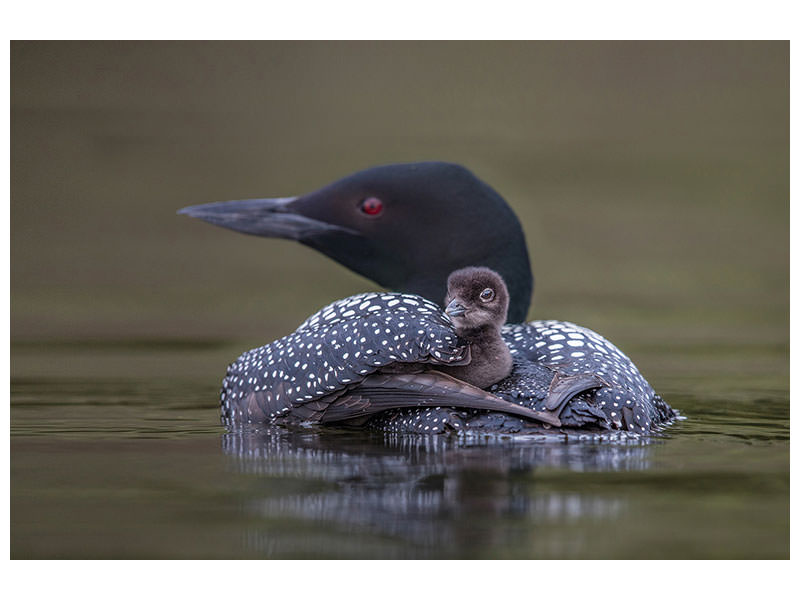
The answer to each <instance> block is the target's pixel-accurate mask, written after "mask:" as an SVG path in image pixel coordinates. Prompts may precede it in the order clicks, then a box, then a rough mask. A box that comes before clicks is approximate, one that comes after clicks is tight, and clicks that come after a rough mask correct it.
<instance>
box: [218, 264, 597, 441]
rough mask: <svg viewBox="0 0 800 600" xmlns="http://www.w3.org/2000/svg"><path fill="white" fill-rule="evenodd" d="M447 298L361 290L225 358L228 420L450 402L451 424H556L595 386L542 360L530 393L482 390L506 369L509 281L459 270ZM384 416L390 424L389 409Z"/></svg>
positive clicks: (359, 420) (364, 412)
mask: <svg viewBox="0 0 800 600" xmlns="http://www.w3.org/2000/svg"><path fill="white" fill-rule="evenodd" d="M446 302H447V308H446V309H445V310H444V311H442V309H441V308H439V307H438V306H437V305H436V304H434V303H433V302H431V301H429V300H426V299H425V298H422V297H421V296H416V295H412V294H402V293H380V294H379V293H371V294H370V293H367V294H359V295H357V296H352V297H350V298H345V299H344V300H339V301H337V302H334V303H333V304H330V305H328V306H326V307H325V308H323V309H322V310H320V311H318V312H317V313H315V314H314V315H312V316H311V317H309V318H308V319H307V320H306V321H305V322H304V323H302V324H301V325H300V326H299V327H298V328H297V330H296V331H295V332H293V333H291V334H289V335H288V336H286V337H284V338H281V339H280V340H277V341H275V342H273V343H271V344H267V345H266V346H262V347H260V348H256V349H254V350H250V351H249V352H246V353H244V354H243V355H242V356H240V357H239V359H238V360H236V361H235V362H234V363H233V364H231V365H230V367H229V368H228V372H227V376H226V377H225V380H224V381H223V384H222V395H221V404H222V413H223V420H224V421H228V422H233V423H239V422H247V423H261V422H273V423H274V422H278V423H298V422H312V423H313V422H320V423H332V422H348V423H356V424H363V423H364V422H365V421H366V419H365V417H366V418H369V417H371V416H372V415H375V414H378V413H383V412H385V411H389V410H392V409H400V408H409V407H433V408H434V409H438V408H439V407H441V406H443V405H444V406H447V407H449V409H450V410H453V411H455V412H454V413H453V417H452V418H453V419H454V420H453V421H451V427H452V428H453V429H458V428H459V427H460V426H461V425H460V422H461V421H463V417H461V418H459V417H458V414H457V412H458V410H459V409H483V410H490V411H495V412H498V413H502V414H510V415H519V416H522V417H525V418H527V419H529V420H533V421H536V422H539V423H545V424H547V425H550V426H553V425H554V426H560V425H561V421H560V420H559V418H558V414H559V412H560V409H561V408H562V406H563V404H564V403H565V402H566V401H568V400H569V399H570V398H571V397H572V396H574V395H576V394H578V393H580V392H582V391H584V390H586V389H589V388H593V387H599V386H600V385H602V380H600V379H599V378H597V377H594V376H587V375H575V376H571V377H562V376H560V375H559V374H558V373H557V372H556V371H554V370H553V369H550V368H548V367H546V366H544V365H537V366H536V367H535V368H534V369H532V370H531V371H530V372H529V373H528V379H530V380H531V381H532V382H534V381H535V385H534V386H531V387H530V389H531V390H532V394H528V395H526V396H524V397H521V398H520V397H519V396H511V395H510V394H498V395H495V394H493V393H489V392H486V391H484V390H482V389H481V388H482V387H484V388H485V387H488V386H490V385H492V384H495V383H497V382H499V381H501V380H503V379H504V378H506V377H507V376H508V375H509V373H510V372H511V370H512V358H511V353H510V351H509V349H508V346H507V345H506V343H505V342H504V340H503V338H502V336H501V334H500V328H501V327H502V325H503V323H505V320H506V312H507V309H508V291H507V289H506V286H505V284H504V282H503V279H502V278H501V277H500V276H499V275H498V274H497V273H495V272H494V271H492V270H490V269H486V268H474V267H468V268H465V269H460V270H458V271H455V272H454V273H452V274H451V275H450V277H449V279H448V287H447V299H446ZM391 417H394V420H393V421H391V422H392V423H395V422H396V421H397V416H396V414H392V415H391ZM438 421H439V420H438V419H437V420H436V422H434V423H432V425H433V426H432V427H429V429H428V431H430V432H431V433H436V432H438V431H439V430H440V428H446V427H447V422H448V419H447V417H444V416H443V417H442V422H441V423H438ZM423 427H424V426H423ZM387 428H390V427H389V426H388V424H387Z"/></svg>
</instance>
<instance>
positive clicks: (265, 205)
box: [178, 197, 357, 241]
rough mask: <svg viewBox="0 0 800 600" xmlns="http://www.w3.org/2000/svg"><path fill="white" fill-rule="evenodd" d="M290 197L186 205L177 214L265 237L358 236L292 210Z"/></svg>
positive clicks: (299, 239)
mask: <svg viewBox="0 0 800 600" xmlns="http://www.w3.org/2000/svg"><path fill="white" fill-rule="evenodd" d="M296 199H297V198H296V197H291V198H258V199H255V200H233V201H230V202H212V203H210V204H198V205H195V206H187V207H186V208H182V209H180V210H179V211H178V214H179V215H188V216H190V217H194V218H196V219H202V220H203V221H206V222H208V223H211V224H212V225H217V226H219V227H225V228H227V229H233V230H234V231H238V232H240V233H246V234H249V235H258V236H262V237H274V238H284V239H290V240H297V241H304V240H307V239H309V238H312V237H315V236H317V235H320V234H325V233H333V232H340V233H349V234H356V233H357V232H355V231H351V230H350V229H347V228H345V227H340V226H338V225H333V224H331V223H325V222H324V221H317V220H316V219H311V218H309V217H306V216H304V215H301V214H299V213H297V212H295V211H293V210H292V203H293V202H294V201H295V200H296Z"/></svg>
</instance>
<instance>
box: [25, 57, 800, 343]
mask: <svg viewBox="0 0 800 600" xmlns="http://www.w3.org/2000/svg"><path fill="white" fill-rule="evenodd" d="M788 48H789V46H788V43H782V42H767V43H758V42H735V43H724V42H723V43H720V42H713V43H695V42H691V43H669V42H667V43H662V42H644V43H641V42H622V43H613V42H597V43H595V42H591V43H576V42H570V43H559V42H522V43H517V42H500V43H483V42H474V43H470V42H466V43H460V42H459V43H435V42H434V43H418V42H413V43H402V42H398V43H391V42H388V43H387V42H380V43H374V42H352V43H349V42H346V43H342V42H259V43H249V42H233V43H231V42H219V43H218V42H214V43H166V42H154V43H138V42H52V43H48V42H14V43H13V44H12V47H11V58H12V61H11V77H12V87H11V125H12V130H11V131H12V143H11V151H12V155H11V156H12V165H11V167H12V168H11V190H12V210H11V217H12V223H11V229H12V238H11V251H12V254H11V257H12V263H11V267H12V268H11V276H12V279H11V291H12V336H13V339H14V340H28V339H41V338H59V339H63V338H98V337H101V338H109V337H114V338H118V337H131V336H133V337H165V336H172V337H197V336H201V337H209V336H210V337H219V336H224V337H247V336H252V335H254V334H262V333H263V335H262V337H261V339H266V337H269V336H270V335H272V334H273V333H277V332H279V330H280V331H284V332H285V331H288V330H290V328H293V327H294V326H295V325H296V324H297V323H299V322H300V321H302V320H303V319H304V318H305V316H307V315H308V314H310V313H311V312H312V311H314V310H316V309H317V308H319V307H320V306H321V305H322V304H324V303H326V302H328V301H330V300H331V299H335V298H339V297H342V296H345V295H348V294H351V293H354V292H358V291H362V290H367V289H373V288H374V284H372V283H370V282H368V281H366V280H364V279H361V278H360V277H359V276H357V275H354V274H352V273H350V272H348V271H346V270H345V269H344V268H342V267H340V266H338V265H336V264H334V263H332V262H331V261H329V260H327V259H325V258H324V257H322V256H321V255H317V254H316V253H315V252H313V251H312V250H309V249H307V248H304V247H302V246H300V245H297V244H293V243H291V242H287V241H275V240H266V239H261V238H255V237H247V236H242V235H237V234H234V233H232V232H229V231H224V230H221V229H217V228H214V227H211V226H209V225H206V224H203V223H200V222H197V221H192V220H190V219H188V218H186V217H181V216H176V215H175V211H176V210H177V209H179V208H181V207H182V206H185V205H188V204H198V203H202V202H213V201H219V200H233V199H240V198H252V197H269V196H285V195H295V194H298V193H303V192H308V191H311V190H313V189H316V188H318V187H320V186H321V185H323V184H325V183H328V182H330V181H332V180H334V179H337V178H339V177H341V176H343V175H346V174H348V173H350V172H353V171H355V170H358V169H361V168H364V167H368V166H371V165H377V164H383V163H390V162H402V161H417V160H427V159H436V160H446V161H453V162H457V163H461V164H463V165H465V166H467V167H468V168H470V169H471V170H473V171H474V172H475V173H476V174H477V175H478V176H479V177H481V178H482V179H484V180H485V181H487V182H488V183H489V184H490V185H492V186H493V187H495V188H496V189H497V190H498V191H499V192H500V193H501V194H502V195H503V196H504V197H505V198H506V199H507V200H508V201H509V203H510V204H511V205H512V207H513V208H514V209H515V210H516V212H517V214H518V215H519V217H520V220H521V221H522V224H523V227H524V229H525V231H526V234H527V238H528V243H529V248H530V255H531V261H532V264H533V268H534V273H535V275H536V278H537V281H536V290H535V293H534V304H533V307H532V311H531V313H530V315H529V316H530V317H531V318H533V317H542V318H544V317H548V318H552V317H556V318H561V319H565V320H573V321H577V322H580V323H583V324H585V325H588V326H590V327H594V328H597V329H599V330H600V331H601V332H605V331H607V330H609V329H612V330H613V331H609V332H608V335H609V336H610V337H611V338H612V339H614V340H617V341H618V340H619V337H620V336H623V337H624V336H627V335H631V336H633V335H634V334H633V333H632V332H629V331H628V330H629V329H631V328H633V329H638V328H642V327H645V328H648V329H649V330H651V333H650V334H649V335H651V336H652V337H653V338H658V339H661V340H663V341H665V342H668V341H670V340H671V339H672V338H674V337H675V336H680V337H681V338H684V339H691V340H692V341H697V342H703V343H706V342H717V341H719V342H725V343H730V344H745V345H746V344H749V343H753V342H755V341H760V342H766V341H769V342H775V343H777V342H785V341H786V340H787V339H788V299H789V293H788V261H789V252H788V240H789V238H788V233H789V225H788V215H789V203H788V190H789V188H788V185H789V178H788V168H789V163H788V157H789V153H788V150H789V137H788V136H789V127H788V125H789V110H788V100H789V88H788V85H789V78H788ZM687 322H691V323H692V326H691V327H684V324H686V323H687ZM604 330H605V331H604ZM612 333H613V335H612ZM754 336H757V340H756V339H754Z"/></svg>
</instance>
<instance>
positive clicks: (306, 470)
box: [222, 428, 652, 557]
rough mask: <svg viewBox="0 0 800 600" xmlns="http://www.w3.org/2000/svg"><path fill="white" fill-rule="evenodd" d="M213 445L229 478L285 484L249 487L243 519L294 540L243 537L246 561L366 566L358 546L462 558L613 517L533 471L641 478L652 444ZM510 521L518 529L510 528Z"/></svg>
mask: <svg viewBox="0 0 800 600" xmlns="http://www.w3.org/2000/svg"><path fill="white" fill-rule="evenodd" d="M222 442H223V450H224V451H225V453H226V454H228V455H229V456H230V457H231V459H232V464H233V465H234V468H235V469H236V470H238V471H240V472H242V473H247V474H255V475H259V476H263V477H269V478H273V479H274V478H277V479H279V480H281V481H289V482H292V483H293V485H289V486H288V487H287V486H283V485H278V484H275V485H270V486H269V487H267V488H259V489H260V490H262V491H263V493H260V494H258V495H257V496H256V497H252V496H251V497H248V498H247V499H246V500H245V501H244V503H243V510H244V511H245V512H246V513H247V514H248V516H250V517H255V518H256V519H257V521H261V522H263V523H265V524H266V523H275V522H276V521H277V522H284V523H286V522H292V523H294V524H295V528H294V529H293V531H295V532H297V531H300V530H304V533H303V534H302V535H301V534H300V533H291V532H290V531H289V530H286V529H283V530H282V531H280V532H278V531H276V530H275V528H274V527H270V526H267V525H264V526H263V527H259V526H255V529H253V530H251V531H249V532H248V533H247V534H246V544H247V546H248V547H249V548H250V549H251V550H254V551H257V552H259V553H262V554H266V555H268V556H278V557H280V556H306V555H307V556H342V555H344V556H362V557H368V556H367V554H368V552H369V551H368V550H367V548H366V546H367V545H368V544H367V542H366V540H365V536H366V538H368V539H373V538H374V536H380V537H381V539H383V540H384V541H385V538H386V536H389V538H390V539H392V540H394V541H395V542H400V545H399V546H398V545H397V544H394V545H390V549H391V551H390V552H389V553H388V554H387V552H386V547H385V546H384V547H383V551H381V555H382V556H414V557H422V556H460V557H465V556H469V555H470V549H477V548H484V549H485V548H489V547H498V548H499V547H503V546H506V547H507V545H508V544H517V545H518V544H519V543H520V540H516V539H514V538H517V537H519V536H525V535H528V536H530V534H531V533H530V532H531V529H532V528H531V526H533V528H535V527H536V524H542V523H547V524H551V525H552V524H553V523H564V524H569V523H570V522H575V521H577V520H579V519H586V518H588V519H592V520H603V521H608V522H613V521H615V520H616V519H618V518H620V516H621V514H622V513H623V512H624V510H625V502H626V501H625V500H624V499H623V498H620V497H617V496H612V497H609V496H608V495H607V494H606V495H605V496H601V495H592V494H590V493H586V492H584V491H581V490H580V487H578V488H577V490H578V491H574V492H564V491H563V486H553V485H544V486H543V485H541V483H540V481H539V480H540V479H541V476H540V475H539V474H537V473H535V471H536V470H537V469H545V470H547V472H550V473H563V472H564V471H565V470H566V471H569V472H591V471H595V472H596V471H630V470H642V469H647V468H649V455H650V451H651V447H650V446H649V443H652V439H636V440H633V439H625V438H622V439H619V440H617V441H615V442H609V441H606V442H603V443H563V442H554V441H541V440H520V439H514V438H505V439H500V438H482V439H479V438H475V439H468V438H458V437H445V436H409V435H404V436H402V435H397V434H388V433H379V432H364V431H350V430H338V429H321V430H299V431H297V430H295V431H290V430H286V429H283V428H264V429H243V430H237V431H232V432H230V433H227V434H225V435H223V438H222ZM542 472H544V471H542ZM553 488H556V489H553ZM520 522H524V523H526V524H527V525H528V526H527V527H516V526H515V525H514V524H515V523H516V524H519V523H520ZM309 524H313V525H314V527H312V528H311V531H309V529H308V527H306V526H307V525H309ZM290 529H291V528H290ZM342 532H346V536H345V537H346V538H347V539H346V540H345V539H343V537H342ZM326 533H327V535H326ZM359 536H361V537H359ZM359 539H360V542H359V541H358V540H359ZM303 540H305V541H303ZM373 541H374V540H373ZM359 544H360V545H359ZM348 545H354V547H352V548H351V549H350V550H347V548H348ZM403 548H406V550H407V551H405V552H404V551H403ZM409 548H412V549H413V550H411V549H409Z"/></svg>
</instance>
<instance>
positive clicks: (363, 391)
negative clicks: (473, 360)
mask: <svg viewBox="0 0 800 600" xmlns="http://www.w3.org/2000/svg"><path fill="white" fill-rule="evenodd" d="M323 402H324V401H323ZM321 404H322V402H320V401H318V402H313V403H306V404H304V405H302V406H299V407H296V408H295V409H294V414H295V415H298V416H299V415H300V413H301V412H303V411H305V410H307V411H308V415H307V417H306V418H308V419H309V420H319V421H321V422H323V423H330V422H335V421H345V420H348V419H353V418H357V417H363V416H367V415H372V414H377V413H380V412H383V411H386V410H391V409H395V408H415V407H422V406H447V407H454V408H474V409H483V410H493V411H499V412H504V413H509V414H513V415H519V416H521V417H525V418H528V419H533V420H536V421H541V422H543V423H547V424H549V425H555V426H556V427H558V426H560V425H561V421H560V420H559V419H558V417H557V416H555V415H553V414H548V413H544V412H540V411H536V410H532V409H530V408H527V407H525V406H520V405H519V404H515V403H513V402H510V401H508V400H503V399H502V398H498V397H497V396H495V395H494V394H491V393H489V392H486V391H484V390H482V389H480V388H477V387H475V386H473V385H470V384H468V383H465V382H463V381H460V380H458V379H455V378H453V377H450V376H449V375H446V374H444V373H441V372H439V371H427V372H425V373H376V374H373V375H370V376H369V377H366V378H365V379H364V380H363V381H361V383H360V384H359V385H358V386H357V387H354V388H353V389H351V390H349V391H346V392H345V393H343V394H342V395H341V396H339V397H338V398H335V399H333V400H332V401H331V402H330V404H328V405H327V407H323V406H321ZM320 409H321V410H320Z"/></svg>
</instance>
